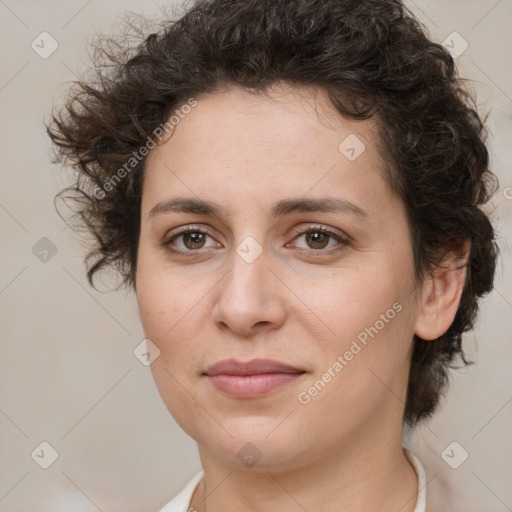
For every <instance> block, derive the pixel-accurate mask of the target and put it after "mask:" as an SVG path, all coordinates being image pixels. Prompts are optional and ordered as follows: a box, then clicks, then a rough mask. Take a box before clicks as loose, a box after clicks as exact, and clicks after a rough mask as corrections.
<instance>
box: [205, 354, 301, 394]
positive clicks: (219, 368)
mask: <svg viewBox="0 0 512 512" xmlns="http://www.w3.org/2000/svg"><path fill="white" fill-rule="evenodd" d="M305 373H306V372H305V371H304V370H302V369H300V368H297V367H294V366H290V365H288V364H285V363H281V362H279V361H273V360H270V359H252V360H251V361H246V362H240V361H236V360H234V359H227V360H224V361H220V362H218V363H215V364H214V365H212V366H210V367H209V368H208V369H207V370H206V372H205V375H206V376H207V377H208V378H209V381H210V382H211V383H212V384H213V386H214V388H215V389H216V390H217V391H220V392H221V393H223V394H224V395H228V396H230V397H233V398H258V397H260V396H262V395H266V394H268V393H270V392H271V391H274V390H276V389H278V388H281V387H282V386H284V385H286V384H289V383H290V382H292V381H295V380H297V379H298V378H300V377H301V376H302V375H304V374H305Z"/></svg>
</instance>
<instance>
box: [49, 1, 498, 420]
mask: <svg viewBox="0 0 512 512" xmlns="http://www.w3.org/2000/svg"><path fill="white" fill-rule="evenodd" d="M105 41H107V42H108V43H109V44H108V45H107V47H108V48H107V49H105V47H102V48H101V49H100V46H101V45H98V46H97V47H96V50H100V51H98V52H97V54H96V56H99V57H101V58H98V60H97V61H95V65H94V66H93V67H92V70H93V72H94V79H89V80H84V79H82V80H79V81H77V82H75V85H76V86H77V88H75V89H72V91H70V93H69V96H68V98H67V100H66V102H65V106H64V107H63V108H62V109H61V110H60V111H59V112H58V113H57V114H56V113H55V112H52V117H51V123H49V124H47V126H46V128H47V132H48V134H49V136H50V138H51V139H52V141H53V143H54V145H55V147H56V157H55V161H60V162H66V163H69V164H71V166H72V167H73V168H75V169H76V170H77V173H76V176H77V178H76V180H75V183H74V185H73V186H72V187H69V188H66V189H65V190H63V191H62V192H60V194H58V196H61V195H62V194H63V193H65V192H69V193H71V195H70V196H68V198H69V197H72V198H73V199H74V200H75V202H76V204H77V205H78V209H77V215H78V216H79V218H80V221H81V225H82V226H85V228H86V230H87V231H88V232H89V233H91V234H92V235H93V238H94V241H95V243H94V247H93V248H92V249H91V251H90V252H89V253H88V254H87V256H86V258H85V263H86V265H87V269H88V270H87V277H88V280H89V283H90V284H91V286H93V287H94V283H93V275H94V274H95V273H96V272H97V271H98V270H100V269H101V268H103V267H111V268H114V269H115V270H117V271H118V272H119V274H120V275H121V276H122V279H123V282H122V284H125V285H126V286H127V287H128V288H130V287H131V288H132V289H133V290H135V282H136V281H135V275H136V269H137V251H138V242H139V229H140V206H141V197H142V184H143V173H144V163H145V161H146V158H145V157H140V156H139V157H138V158H137V159H136V160H133V163H132V164H131V169H126V162H127V161H131V160H130V159H133V157H134V155H135V154H138V153H137V151H138V150H139V149H140V148H141V146H142V145H143V144H144V142H145V141H146V140H149V139H150V138H154V135H155V133H156V130H158V129H159V128H158V127H160V126H162V125H164V124H165V123H166V122H167V121H168V120H169V117H170V115H172V114H173V112H172V111H173V109H176V108H177V107H178V106H180V105H182V104H186V103H187V100H189V99H190V98H191V97H196V98H197V97H198V96H199V95H202V94H207V93H210V92H215V91H218V90H222V89H224V88H227V87H229V86H230V85H239V86H242V87H245V88H247V89H250V90H251V91H254V92H262V91H265V90H267V88H268V87H269V86H271V85H272V84H274V83H275V82H277V81H285V82H288V83H290V84H295V85H298V86H301V85H302V86H306V85H314V86H317V87H321V88H324V90H326V91H327V92H328V94H329V97H330V99H331V101H332V103H333V105H334V106H335V107H336V108H337V110H338V111H339V112H340V114H341V115H343V116H347V117H348V118H352V119H358V120H363V119H373V120H375V122H376V123H377V126H378V129H379V134H380V139H381V140H380V144H381V153H382V155H383V156H384V158H385V161H386V164H387V165H386V167H387V169H386V178H387V179H388V181H389V183H390V185H391V186H392V188H393V190H395V192H396V193H397V194H398V195H399V197H400V198H401V199H402V201H403V203H404V205H405V206H406V210H407V215H408V222H409V227H410V232H411V239H412V248H413V254H414V265H415V274H416V277H417V282H418V283H420V282H422V280H423V279H424V278H425V277H426V276H427V275H432V272H433V269H434V268H435V267H436V266H438V265H439V264H440V263H441V261H442V256H443V251H444V250H447V249H453V248H460V247H461V246H462V244H463V242H464V241H465V240H466V239H470V241H471V251H470V255H469V260H468V263H467V275H466V282H465V286H464V290H463V293H462V298H461V300H460V305H459V308H458V311H457V313H456V316H455V319H454V321H453V323H452V325H451V326H450V328H449V329H448V331H447V332H446V333H445V334H443V335H442V336H440V337H439V338H438V339H437V340H436V341H434V342H425V341H424V340H422V339H420V338H419V337H417V336H415V338H414V349H413V355H412V360H411V369H410V377H409V384H408V391H407V403H406V404H405V410H404V421H405V422H407V423H408V424H409V425H410V426H413V425H415V424H416V423H417V422H418V421H419V420H421V419H424V418H427V417H429V416H430V415H431V414H432V413H433V411H434V410H435V408H436V406H437V404H438V401H439V397H440V396H441V395H442V393H443V392H444V390H445V388H446V384H447V381H448V375H449V372H448V369H449V368H450V367H451V365H450V363H451V362H452V361H453V359H454V357H455V356H456V355H457V354H458V355H459V356H461V359H462V361H464V363H465V364H468V362H467V361H466V360H465V358H464V353H463V350H462V346H461V342H462V333H463V332H465V331H468V330H470V329H472V328H473V326H474V322H475V319H476V315H477V311H478V299H479V298H480V297H481V296H483V295H484V294H486V293H488V292H490V291H491V290H492V287H493V280H494V273H495V266H496V261H497V257H498V253H499V249H498V246H497V244H496V242H495V233H494V230H493V227H492V225H491V222H490V221H489V218H488V216H487V215H486V214H485V213H484V212H483V211H482V210H481V209H480V208H479V206H481V205H483V204H485V203H486V202H487V201H488V200H489V199H490V198H491V196H492V195H493V194H494V192H495V189H494V187H493V185H495V184H496V185H497V178H496V177H495V175H494V174H493V173H492V172H491V171H490V170H489V155H488V151H487V148H486V145H485V141H486V130H485V126H484V122H483V120H482V119H481V117H480V116H479V114H478V113H477V108H476V106H475V102H474V98H473V95H472V94H471V93H470V92H468V90H467V89H466V88H465V83H464V81H463V80H462V79H461V78H460V77H459V76H458V74H457V72H456V68H455V65H454V61H453V59H452V57H451V56H450V54H449V53H448V51H446V50H445V49H444V48H443V47H442V46H441V45H440V44H436V43H434V42H432V41H431V40H430V39H429V37H428V32H427V30H426V28H425V27H424V26H423V25H422V24H421V23H419V21H418V20H416V19H415V17H414V16H413V14H412V13H411V12H410V11H408V10H407V9H406V8H405V7H404V6H403V5H402V3H401V1H399V0H199V1H196V2H195V3H193V5H191V6H190V7H189V8H188V9H187V10H186V11H185V13H184V14H183V15H182V16H181V17H180V18H179V19H177V20H174V21H165V22H164V23H163V24H162V27H161V28H160V29H159V30H158V31H157V32H154V33H151V34H150V35H148V36H147V37H145V36H143V37H141V40H139V41H138V43H137V45H136V46H135V47H134V48H131V49H130V51H128V49H127V44H126V41H123V40H122V39H117V40H116V39H112V38H110V39H108V40H107V39H105V40H103V42H105ZM116 46H117V48H118V50H115V47H116ZM101 59H103V61H102V60H101ZM123 166H124V167H123ZM121 168H124V169H125V170H126V172H125V173H123V179H122V180H120V181H119V182H118V183H116V185H115V186H110V187H107V186H106V183H107V182H108V181H109V180H111V179H112V177H113V176H114V175H115V174H116V172H119V170H120V169H121ZM98 191H100V193H98ZM58 196H57V197H58Z"/></svg>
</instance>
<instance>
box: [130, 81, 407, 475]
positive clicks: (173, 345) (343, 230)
mask: <svg viewBox="0 0 512 512" xmlns="http://www.w3.org/2000/svg"><path fill="white" fill-rule="evenodd" d="M315 108H316V110H315ZM189 110H190V111H189ZM184 112H188V113H186V114H184ZM181 114H182V116H181V117H182V118H180V121H179V124H178V125H177V126H176V128H175V132H174V134H173V136H172V137H171V138H170V139H169V140H168V141H167V142H165V143H164V144H163V145H161V146H158V147H156V148H154V149H153V150H152V151H151V152H150V154H149V156H148V159H147V162H146V171H145V172H146V174H145V181H144V186H143V198H142V212H141V215H142V217H141V233H140V244H139V253H138V268H137V282H136V285H137V299H138V305H139V312H140V319H141V322H142V325H143V328H144V332H145V335H146V338H148V339H149V340H151V342H152V343H154V344H155V345H156V346H157V347H158V349H159V351H160V354H159V356H158V357H157V358H156V359H155V360H154V362H153V363H152V365H151V370H152V373H153V376H154V379H155V381H156V385H157V387H158V389H159V392H160V394H161V396H162V399H163V401H164V402H165V404H166V406H167V408H168V410H169V411H170V413H171V414H172V415H173V417H174V418H175V420H176V421H177V422H178V424H179V425H180V426H181V427H182V428H183V429H184V430H185V431H186V432H187V433H188V434H189V435H190V436H191V437H192V438H194V439H195V440H196V441H197V443H198V444H199V445H200V447H202V448H204V449H206V450H207V451H208V452H209V453H210V454H211V455H212V456H214V457H216V458H217V459H219V460H222V461H224V462H225V463H227V464H230V465H238V466H241V465H242V464H245V465H246V466H247V465H248V464H253V463H254V462H257V463H258V464H259V465H260V467H267V468H268V467H273V468H277V467H283V468H284V467H293V466H296V465H297V464H306V463H308V462H311V461H312V460H313V459H314V458H317V457H322V456H323V455H325V454H329V453H333V450H334V451H336V450H340V449H345V448H346V449H350V447H356V446H358V441H360V442H366V443H368V442H375V443H377V442H378V441H377V440H378V439H383V438H386V439H389V438H390V437H393V436H395V439H396V436H400V435H401V428H402V412H403V407H404V402H405V392H406V386H407V379H408V370H409V360H410V356H411V347H412V338H413V334H414V325H415V320H416V316H417V305H416V291H415V289H414V271H413V255H412V249H411V241H410V238H409V231H408V225H407V221H406V216H405V210H404V207H403V205H402V203H401V202H400V200H399V199H398V198H397V197H396V196H395V195H394V194H393V193H392V191H391V190H390V189H389V188H388V186H387V184H386V182H385V181H384V179H383V163H382V160H381V158H380V156H379V154H378V151H377V149H376V135H375V131H374V126H373V125H372V124H371V123H370V122H367V121H364V122H356V121H348V120H345V119H343V118H342V117H341V116H340V115H339V113H338V112H337V111H336V110H335V108H334V107H333V106H332V105H331V104H330V103H329V102H328V100H327V96H326V94H325V93H324V92H323V91H321V90H318V89H313V88H307V89H306V88H305V89H301V90H300V94H299V92H298V90H294V89H290V88H287V87H286V86H284V85H281V86H279V87H276V88H275V89H274V90H273V95H272V98H268V97H264V96H256V95H254V94H251V93H250V92H248V91H246V90H244V89H239V88H232V89H229V90H227V91H225V92H223V93H222V94H216V95H205V96H202V97H199V98H197V105H196V106H195V107H193V108H190V109H188V108H186V109H182V111H181ZM363 145H364V146H363ZM185 199H186V200H187V201H185ZM178 200H179V201H178ZM170 201H174V203H173V204H171V203H168V202H170ZM166 203H167V206H166ZM212 206H214V208H212ZM323 210H325V211H323ZM319 229H322V230H327V231H328V232H325V231H319ZM184 230H188V233H185V234H183V231H184ZM166 243H167V245H166ZM255 359H260V360H261V359H264V360H273V361H277V362H278V363H282V364H284V365H288V366H289V368H283V367H279V366H275V367H264V366H262V367H258V366H255V367H252V370H253V373H255V374H256V375H252V376H250V375H248V374H247V370H248V369H251V368H250V367H249V368H247V367H246V368H245V370H246V372H245V373H244V368H243V365H241V366H239V367H238V366H236V364H235V365H234V366H233V365H231V366H230V365H229V364H228V365H227V366H225V367H224V373H225V374H224V375H222V374H218V375H216V376H215V375H214V373H215V372H214V371H213V370H211V367H212V365H215V364H216V363H219V362H222V361H225V360H232V362H233V361H235V363H236V362H238V363H245V362H248V361H251V360H255ZM217 369H218V368H217ZM226 373H229V375H227V374H226ZM258 374H259V375H258ZM369 440H371V441H369ZM249 460H251V461H252V462H248V461H249Z"/></svg>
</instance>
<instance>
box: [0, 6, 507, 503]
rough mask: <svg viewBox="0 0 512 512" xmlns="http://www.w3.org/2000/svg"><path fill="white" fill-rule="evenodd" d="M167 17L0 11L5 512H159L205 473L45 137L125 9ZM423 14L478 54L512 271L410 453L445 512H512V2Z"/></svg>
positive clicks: (1, 485) (463, 65)
mask: <svg viewBox="0 0 512 512" xmlns="http://www.w3.org/2000/svg"><path fill="white" fill-rule="evenodd" d="M163 4H164V3H163V2H161V1H160V2H156V1H155V2H149V1H144V0H117V1H103V2H100V1H99V0H89V1H87V0H67V1H63V0H62V1H46V2H43V1H36V0H32V1H28V0H0V41H1V53H2V66H1V74H0V109H1V111H0V112H1V113H0V116H1V117H0V119H1V125H0V129H1V132H0V141H1V144H2V151H1V152H0V172H1V188H0V221H1V224H0V225H1V241H2V245H1V247H2V250H1V255H2V264H1V266H0V308H1V309H0V311H1V313H0V315H1V316H0V322H1V333H2V344H1V357H0V512H7V511H9V512H16V511H26V512H29V511H30V512H43V511H50V510H51V511H52V512H64V511H65V512H70V511H72V512H89V511H90V512H94V511H98V510H100V511H103V512H107V511H109V512H110V511H112V512H117V511H119V512H120V511H123V512H136V511H137V512H139V511H142V510H147V511H155V512H156V510H158V508H159V507H161V506H162V505H163V504H164V503H165V502H166V501H168V500H169V499H170V498H171V497H173V496H174V495H175V494H176V493H177V492H178V491H179V490H181V488H182V487H183V486H184V485H185V484H186V483H187V482H188V480H189V479H190V478H191V477H192V476H193V475H194V474H195V473H196V472H197V471H198V470H199V468H200V464H199V459H198V456H197V453H196V445H195V443H194V442H193V441H192V440H191V439H190V438H188V436H187V435H186V434H185V433H184V432H182V431H181V429H180V428H179V427H178V426H177V425H176V423H175V422H174V421H173V419H172V418H171V416H170V415H169V414H168V412H167V410H166V409H165V407H164V405H163V403H162V402H161V401H160V398H159V396H158V393H157V390H156V388H155V386H154V384H153V381H152V378H151V374H150V371H149V369H148V368H147V367H145V366H143V365H142V364H141V363H140V362H139V361H138V360H137V359H136V358H135V357H134V355H133V350H134V348H135V347H136V346H137V345H138V344H139V343H140V342H141V340H142V339H143V338H144V336H143V332H142V330H141V327H140V325H139V322H138V317H137V309H136V302H135V298H134V297H133V296H129V295H127V294H126V293H125V292H122V291H119V292H112V293H98V292H96V291H94V290H93V289H91V288H90V287H89V286H88V285H87V283H86V280H85V268H84V265H83V263H82V260H81V258H82V256H83V249H82V247H81V246H80V244H79V242H78V241H77V240H76V238H75V237H73V236H72V233H71V232H70V230H69V229H67V228H66V225H65V224H64V222H63V221H62V220H61V219H60V217H59V216H58V215H57V214H56V212H55V209H54V205H53V197H54V196H55V194H56V192H57V191H58V190H59V189H60V188H62V186H63V185H64V184H65V183H66V173H65V172H63V171H60V170H59V168H58V167H57V166H54V165H52V164H51V163H50V161H49V158H50V147H49V141H48V140H47V137H46V135H45V132H44V126H43V119H48V114H49V111H50V108H51V105H52V103H53V102H58V101H59V100H60V99H61V98H62V95H63V93H64V92H65V91H66V89H67V85H66V82H69V81H71V80H73V79H74V78H75V76H74V75H75V73H77V72H79V71H80V70H82V69H83V66H84V65H85V64H86V62H87V48H86V43H87V41H88V40H89V39H90V38H91V36H92V35H93V34H94V33H95V32H96V31H98V30H105V31H109V27H112V25H113V24H114V23H116V22H117V21H116V20H118V18H119V16H122V15H123V12H124V9H129V10H132V11H135V12H144V13H150V14H153V15H156V16H158V15H159V12H160V7H161V6H162V5H163ZM168 5H169V3H167V6H168ZM410 5H411V7H412V8H413V9H414V10H415V11H416V12H417V13H418V15H419V17H420V18H421V19H422V20H423V21H424V22H425V23H426V24H427V25H428V27H429V29H430V31H431V34H432V37H433V38H434V39H435V40H437V41H439V42H442V41H444V40H445V39H446V38H447V36H449V35H450V34H452V33H453V32H454V31H456V32H458V33H459V34H460V35H461V36H462V37H463V38H464V39H465V40H466V41H468V43H469V47H468V49H467V50H466V51H465V52H464V53H463V54H462V55H461V56H460V57H459V58H458V59H457V62H458V65H459V67H460V69H461V70H462V72H463V74H465V75H466V76H467V77H469V78H471V79H472V80H473V81H474V82H475V87H476V89H477V92H478V97H479V103H480V105H481V108H482V110H483V111H490V112H491V114H490V118H489V127H490V129H491V135H492V138H491V144H492V158H493V170H494V171H495V173H496V174H497V175H498V176H499V178H500V182H501V190H500V192H499V193H498V194H497V195H496V196H495V199H494V202H493V213H492V218H493V220H494V223H495V225H496V227H497V229H498V232H499V235H500V244H501V248H502V257H503V259H502V261H500V264H499V269H498V276H497V281H496V291H495V292H493V293H492V294H491V295H490V296H489V297H487V298H486V299H485V300H484V301H483V304H482V312H481V315H480V317H479V321H478V327H477V329H476V331H475V333H471V334H469V335H467V336H465V339H464V343H465V347H466V350H467V353H468V356H469V358H470V359H473V360H474V361H476V363H477V364H475V365H474V366H473V367H471V368H470V369H466V370H464V371H460V372H454V378H453V383H452V387H451V390H450V392H449V394H448V397H447V401H446V403H444V404H443V408H442V410H441V411H440V412H439V413H438V414H437V415H436V416H435V418H434V419H433V420H432V421H431V422H430V423H429V424H428V425H426V426H425V427H423V428H421V429H420V430H418V431H416V432H415V433H414V435H413V437H412V439H411V440H410V441H408V442H409V445H410V446H411V447H413V450H414V451H415V452H416V453H417V454H418V455H419V456H420V458H421V459H422V460H423V462H424V464H425V466H426V468H427V472H428V480H429V493H430V495H431V497H433V496H434V494H436V495H437V496H438V499H437V501H435V500H434V501H432V502H431V503H432V505H433V506H435V511H436V512H440V511H443V510H450V512H456V511H464V512H477V511H478V512H481V511H485V512H502V511H507V510H512V486H511V485H510V484H511V482H512V435H511V434H512V428H511V427H512V377H511V375H512V371H511V370H510V366H511V363H512V343H511V334H510V333H511V331H512V274H511V272H510V270H509V269H510V260H511V254H510V248H509V245H508V241H509V240H510V235H511V226H512V222H511V221H512V188H510V189H507V187H512V171H511V162H512V144H511V141H512V138H511V137H512V71H511V70H512V52H511V50H512V36H511V33H512V30H511V25H512V0H500V1H497V0H449V1H447V0H432V1H427V0H421V1H420V0H416V1H415V3H414V4H413V3H412V2H411V3H410ZM43 31H47V32H48V33H50V34H51V36H52V37H53V38H54V39H55V40H56V41H57V42H58V45H59V46H58V48H57V50H56V51H55V52H54V53H53V54H52V55H51V56H49V57H48V58H46V59H43V58H41V57H40V56H39V55H38V54H37V53H36V52H35V51H34V50H33V49H32V48H31V42H32V41H33V40H35V39H36V38H38V36H39V34H40V33H41V32H43ZM451 37H452V38H453V36H451ZM38 40H40V39H36V42H37V41H38ZM450 40H451V39H449V41H450ZM457 44H458V43H457ZM48 47H49V46H48V45H46V48H48ZM507 191H508V192H507ZM506 196H508V198H509V199H507V197H506ZM43 237H46V238H48V239H49V240H50V241H51V243H52V244H53V245H54V246H55V249H56V250H57V252H56V254H55V255H53V256H52V254H51V252H50V253H48V255H47V256H46V257H47V259H48V261H46V262H43V261H40V259H38V257H36V255H35V254H34V253H33V247H34V246H36V248H38V247H39V248H40V246H39V245H36V244H38V243H39V244H43V246H44V244H48V242H47V241H43V242H40V240H41V239H42V238H43ZM36 252H37V251H36ZM108 285H109V283H108V281H107V279H105V287H107V286H108ZM44 441H46V442H48V443H50V445H51V446H52V447H53V448H54V449H55V450H56V451H57V453H58V458H57V459H56V461H55V462H54V463H53V464H52V465H51V466H50V467H49V468H48V469H42V468H41V467H39V465H38V464H36V462H35V461H34V460H33V459H32V458H31V453H32V452H33V451H34V450H36V448H38V447H39V445H40V443H41V442H44ZM453 441H456V442H457V443H458V445H456V446H455V449H454V451H453V452H450V453H453V456H452V460H453V459H458V458H460V457H461V454H462V453H463V452H462V449H464V450H465V451H467V452H468V454H469V457H468V459H467V460H466V461H465V462H464V463H463V464H462V465H461V466H460V467H459V468H458V469H452V468H451V467H449V465H448V464H447V463H446V462H445V461H444V460H443V458H442V456H441V454H442V453H443V451H444V450H445V448H446V447H447V446H448V445H450V443H452V442H453ZM43 452H44V447H43ZM35 453H36V454H37V453H39V454H41V448H38V449H37V450H36V452H35ZM44 453H45V457H48V456H49V455H48V454H49V451H48V449H46V452H44ZM43 458H44V457H39V459H37V456H36V455H34V459H36V460H39V461H41V460H42V459H43ZM46 460H48V459H46ZM438 501H442V502H443V505H437V503H438ZM397 512H398V511H397Z"/></svg>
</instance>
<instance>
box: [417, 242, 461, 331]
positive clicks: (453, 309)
mask: <svg viewBox="0 0 512 512" xmlns="http://www.w3.org/2000/svg"><path fill="white" fill-rule="evenodd" d="M470 249H471V241H470V240H469V239H467V240H466V241H465V242H464V244H463V246H462V247H461V248H460V249H459V250H455V251H450V252H448V253H447V254H446V255H445V257H444V259H443V262H442V263H441V265H440V266H439V267H436V268H435V270H434V277H433V278H428V280H426V281H425V282H424V283H423V288H422V292H421V299H420V304H419V311H418V317H417V318H416V323H415V325H414V333H415V334H416V335H417V336H419V337H420V338H422V339H424V340H435V339H437V338H439V337H440V336H442V335H443V334H444V333H445V332H446V331H447V330H448V329H449V328H450V325H451V324H452V323H453V320H454V319H455V315H456V313H457V309H458V307H459V303H460V298H461V296H462V291H463V290H464V284H465V282H466V268H467V263H468V258H469V252H470Z"/></svg>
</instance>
